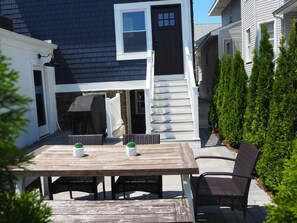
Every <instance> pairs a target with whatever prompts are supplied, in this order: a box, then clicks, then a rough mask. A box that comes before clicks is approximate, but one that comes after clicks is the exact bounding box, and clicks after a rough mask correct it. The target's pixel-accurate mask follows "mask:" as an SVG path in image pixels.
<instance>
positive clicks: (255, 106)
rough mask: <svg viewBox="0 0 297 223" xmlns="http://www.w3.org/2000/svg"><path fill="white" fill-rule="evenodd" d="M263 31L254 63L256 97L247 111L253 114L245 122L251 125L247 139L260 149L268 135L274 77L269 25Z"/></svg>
mask: <svg viewBox="0 0 297 223" xmlns="http://www.w3.org/2000/svg"><path fill="white" fill-rule="evenodd" d="M261 31H262V38H261V40H260V46H259V57H258V58H257V59H258V60H257V61H255V62H256V63H255V65H254V66H256V67H255V68H254V74H255V76H257V79H256V77H253V81H256V84H254V83H252V84H251V85H252V87H253V88H254V89H251V90H255V92H254V94H255V97H254V98H253V99H254V101H250V103H252V105H251V104H249V105H248V108H249V110H247V111H246V112H252V114H247V116H248V118H249V119H247V120H246V124H245V126H246V125H248V124H249V125H250V127H249V128H246V129H245V136H247V138H246V140H247V141H249V142H251V143H252V144H254V145H255V146H256V147H257V148H259V149H260V150H261V148H262V147H263V144H264V142H265V137H266V131H267V123H268V117H269V103H270V99H271V91H272V85H273V77H274V64H273V47H272V45H271V43H270V42H269V34H268V31H267V27H266V26H263V28H262V29H261ZM251 90H250V91H251ZM248 122H249V123H248Z"/></svg>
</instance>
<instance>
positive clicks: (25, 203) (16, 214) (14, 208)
mask: <svg viewBox="0 0 297 223" xmlns="http://www.w3.org/2000/svg"><path fill="white" fill-rule="evenodd" d="M0 197H1V200H2V201H3V202H2V201H1V202H0V210H1V211H0V222H1V223H12V222H13V223H23V222H26V223H46V222H50V220H49V217H50V215H51V208H50V207H49V206H48V205H47V204H43V203H42V201H43V199H42V198H41V197H40V196H39V195H38V193H37V192H30V193H22V194H4V195H0Z"/></svg>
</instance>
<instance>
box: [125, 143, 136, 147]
mask: <svg viewBox="0 0 297 223" xmlns="http://www.w3.org/2000/svg"><path fill="white" fill-rule="evenodd" d="M135 146H136V143H135V142H128V143H127V147H128V148H134V147H135Z"/></svg>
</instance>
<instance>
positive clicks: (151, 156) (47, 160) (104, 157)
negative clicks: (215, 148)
mask: <svg viewBox="0 0 297 223" xmlns="http://www.w3.org/2000/svg"><path fill="white" fill-rule="evenodd" d="M84 147H85V156H84V157H80V158H77V157H73V155H72V149H73V146H71V145H44V146H42V147H40V148H39V149H37V150H35V151H34V154H35V157H34V158H33V160H32V161H33V163H32V164H28V165H26V170H21V169H12V171H13V172H15V173H16V174H17V175H18V176H19V180H18V182H17V191H23V190H24V177H25V176H29V175H30V176H43V179H44V181H45V182H44V183H45V184H44V186H45V188H44V192H45V195H46V194H47V193H48V182H47V177H48V176H137V175H140V176H144V175H181V176H182V183H183V190H184V194H185V196H186V197H187V199H188V201H189V205H190V209H191V211H192V217H193V218H192V219H193V220H194V219H195V217H194V211H193V202H192V193H191V186H190V177H189V175H190V174H197V173H199V169H198V165H197V163H196V161H195V159H194V155H193V152H192V150H191V148H190V147H189V145H188V144H154V145H137V153H138V154H137V156H134V157H127V156H126V153H125V146H124V145H85V146H84Z"/></svg>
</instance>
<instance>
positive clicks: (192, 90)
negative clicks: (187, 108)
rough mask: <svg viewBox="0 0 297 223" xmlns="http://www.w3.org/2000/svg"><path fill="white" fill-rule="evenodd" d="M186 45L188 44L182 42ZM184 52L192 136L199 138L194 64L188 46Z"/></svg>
mask: <svg viewBox="0 0 297 223" xmlns="http://www.w3.org/2000/svg"><path fill="white" fill-rule="evenodd" d="M184 45H185V46H188V44H184ZM184 50H185V53H186V66H185V78H186V79H187V83H188V92H189V96H190V101H191V108H192V116H193V123H194V137H193V139H197V140H198V139H200V138H199V107H198V96H199V93H198V87H197V86H196V83H195V78H194V66H193V55H192V54H191V53H190V50H189V47H185V49H184Z"/></svg>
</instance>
